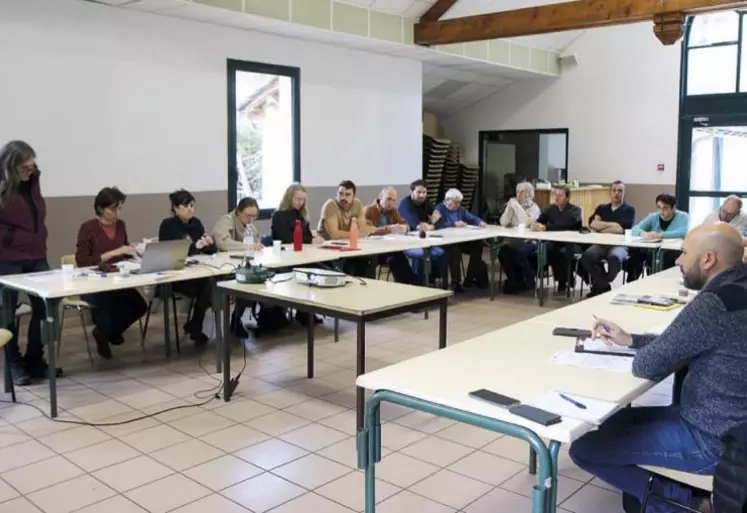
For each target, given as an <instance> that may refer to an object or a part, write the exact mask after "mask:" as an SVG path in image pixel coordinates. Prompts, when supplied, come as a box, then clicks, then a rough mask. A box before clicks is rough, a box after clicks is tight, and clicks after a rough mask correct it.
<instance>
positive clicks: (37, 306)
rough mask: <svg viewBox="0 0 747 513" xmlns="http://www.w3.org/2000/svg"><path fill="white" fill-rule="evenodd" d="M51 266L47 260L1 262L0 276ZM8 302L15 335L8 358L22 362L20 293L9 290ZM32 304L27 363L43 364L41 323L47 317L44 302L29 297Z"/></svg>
mask: <svg viewBox="0 0 747 513" xmlns="http://www.w3.org/2000/svg"><path fill="white" fill-rule="evenodd" d="M48 270H49V264H48V263H47V260H46V259H45V258H42V259H39V260H20V261H8V262H0V275H3V276H6V275H9V274H26V273H36V272H42V271H48ZM5 299H7V300H8V302H9V303H10V305H12V306H11V307H10V308H8V315H9V316H10V317H9V319H8V323H9V324H8V326H6V327H7V328H8V330H10V331H11V332H12V333H13V339H12V340H11V341H10V342H9V343H8V358H9V360H10V363H12V364H18V363H20V362H21V351H20V349H19V347H18V333H16V322H15V320H16V308H17V306H18V291H16V290H8V291H6V293H5ZM29 301H30V302H31V310H32V313H31V320H30V321H29V330H28V343H27V345H26V362H27V363H29V362H30V363H36V364H38V363H42V361H43V360H44V345H43V344H42V332H41V323H42V321H43V320H44V318H45V317H46V315H47V313H46V312H47V310H46V307H45V305H44V301H43V300H42V299H40V298H38V297H36V296H29Z"/></svg>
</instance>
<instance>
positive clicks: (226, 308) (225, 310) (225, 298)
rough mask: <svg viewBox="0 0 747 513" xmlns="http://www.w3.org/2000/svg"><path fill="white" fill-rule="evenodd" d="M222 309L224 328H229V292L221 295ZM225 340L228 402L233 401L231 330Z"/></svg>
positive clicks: (225, 372)
mask: <svg viewBox="0 0 747 513" xmlns="http://www.w3.org/2000/svg"><path fill="white" fill-rule="evenodd" d="M220 296H221V298H220V305H221V307H220V309H221V310H222V313H223V326H229V323H230V322H231V320H230V316H231V294H230V293H229V292H228V291H222V292H221V293H220ZM224 333H225V338H224V339H223V400H224V401H225V402H228V401H230V400H231V393H232V392H233V390H231V385H230V381H231V338H232V336H231V330H225V331H224Z"/></svg>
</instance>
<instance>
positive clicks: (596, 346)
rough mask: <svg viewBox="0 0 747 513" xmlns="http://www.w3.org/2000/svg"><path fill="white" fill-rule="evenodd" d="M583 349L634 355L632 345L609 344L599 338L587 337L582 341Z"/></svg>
mask: <svg viewBox="0 0 747 513" xmlns="http://www.w3.org/2000/svg"><path fill="white" fill-rule="evenodd" d="M582 343H583V345H584V349H585V350H587V351H596V352H598V353H620V354H627V355H634V354H635V349H633V348H632V347H625V346H619V345H617V344H609V343H607V342H605V341H604V340H602V339H601V338H587V339H585V340H584V341H583V342H582Z"/></svg>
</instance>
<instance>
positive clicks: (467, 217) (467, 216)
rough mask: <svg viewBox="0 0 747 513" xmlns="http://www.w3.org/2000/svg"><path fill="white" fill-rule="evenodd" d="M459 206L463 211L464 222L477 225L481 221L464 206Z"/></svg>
mask: <svg viewBox="0 0 747 513" xmlns="http://www.w3.org/2000/svg"><path fill="white" fill-rule="evenodd" d="M459 208H461V209H462V212H464V214H463V215H464V222H465V223H467V224H469V225H472V226H478V225H479V224H480V223H482V219H480V218H479V217H477V216H476V215H475V214H473V213H472V212H470V211H469V210H467V209H466V208H464V207H459Z"/></svg>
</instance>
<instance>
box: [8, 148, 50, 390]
mask: <svg viewBox="0 0 747 513" xmlns="http://www.w3.org/2000/svg"><path fill="white" fill-rule="evenodd" d="M39 174H40V173H39V168H38V167H36V153H35V152H34V150H33V148H31V146H29V145H28V144H27V143H25V142H23V141H11V142H9V143H8V144H6V145H5V146H3V147H2V149H0V275H8V274H21V273H33V272H40V271H47V270H49V264H48V263H47V227H46V226H45V224H44V220H45V217H46V213H47V204H46V202H45V201H44V198H43V197H42V194H41V188H40V186H39ZM3 299H4V300H5V301H7V302H8V303H10V305H12V307H11V308H9V309H8V311H9V312H10V314H11V318H10V319H8V321H9V322H10V325H9V326H7V328H8V329H9V330H10V331H13V332H15V323H14V322H13V318H14V314H15V309H16V306H17V304H18V292H17V291H14V290H10V289H7V290H5V291H3ZM29 300H30V301H31V308H32V314H31V320H30V321H29V329H28V345H27V346H26V355H25V357H22V356H21V352H20V350H19V348H18V338H17V336H14V337H13V340H11V341H10V343H9V344H8V346H7V353H6V355H7V357H8V360H9V363H10V372H11V374H12V377H13V382H14V383H15V384H16V385H18V386H26V385H29V384H31V380H32V379H43V378H45V377H47V364H46V363H45V362H44V346H43V344H42V336H41V322H42V320H43V319H44V318H45V317H46V309H45V307H44V301H42V300H41V299H39V298H38V297H36V296H30V297H29ZM58 374H59V372H58Z"/></svg>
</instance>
